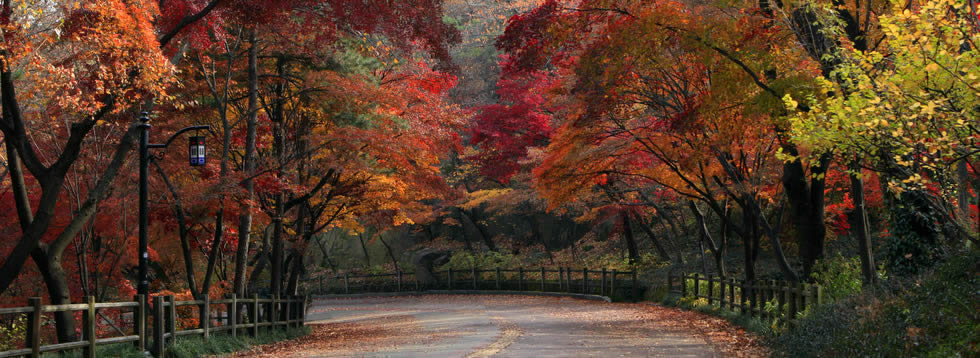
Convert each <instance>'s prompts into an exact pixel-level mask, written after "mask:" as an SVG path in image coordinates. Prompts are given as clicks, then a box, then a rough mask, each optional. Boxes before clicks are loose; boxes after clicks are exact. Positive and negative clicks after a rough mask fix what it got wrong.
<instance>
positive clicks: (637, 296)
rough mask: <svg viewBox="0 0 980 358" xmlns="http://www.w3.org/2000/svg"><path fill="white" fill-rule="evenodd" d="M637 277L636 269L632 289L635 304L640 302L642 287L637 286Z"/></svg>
mask: <svg viewBox="0 0 980 358" xmlns="http://www.w3.org/2000/svg"><path fill="white" fill-rule="evenodd" d="M636 276H637V273H636V269H635V268H634V269H633V287H632V288H633V301H634V302H636V301H639V300H640V287H639V286H637V277H636Z"/></svg>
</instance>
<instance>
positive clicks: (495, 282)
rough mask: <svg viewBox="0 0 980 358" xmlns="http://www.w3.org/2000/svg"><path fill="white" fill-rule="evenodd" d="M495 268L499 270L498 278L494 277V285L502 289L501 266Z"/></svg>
mask: <svg viewBox="0 0 980 358" xmlns="http://www.w3.org/2000/svg"><path fill="white" fill-rule="evenodd" d="M494 270H495V271H496V272H497V276H496V278H495V279H494V285H495V286H496V287H497V289H498V290H499V289H500V267H497V268H495V269H494Z"/></svg>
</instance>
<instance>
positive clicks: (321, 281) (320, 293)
mask: <svg viewBox="0 0 980 358" xmlns="http://www.w3.org/2000/svg"><path fill="white" fill-rule="evenodd" d="M318 281H319V282H320V285H319V286H317V291H316V293H317V294H318V295H322V294H323V276H320V277H319V279H318Z"/></svg>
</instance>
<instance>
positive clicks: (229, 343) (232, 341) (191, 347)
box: [167, 326, 311, 358]
mask: <svg viewBox="0 0 980 358" xmlns="http://www.w3.org/2000/svg"><path fill="white" fill-rule="evenodd" d="M310 331H311V329H310V327H309V326H303V327H300V328H290V329H288V330H267V331H263V332H260V333H259V336H258V337H251V336H247V335H239V336H238V337H232V336H229V335H224V334H222V335H216V336H211V338H210V339H208V340H207V341H205V340H204V338H203V337H198V336H193V337H183V338H177V343H176V344H173V345H171V346H169V347H167V357H172V358H192V357H201V356H205V355H216V354H224V353H231V352H236V351H240V350H243V349H246V348H249V347H251V346H257V345H263V344H269V343H274V342H280V341H285V340H289V339H293V338H297V337H302V336H305V335H307V334H310Z"/></svg>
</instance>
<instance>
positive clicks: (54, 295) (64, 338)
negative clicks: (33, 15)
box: [31, 244, 77, 343]
mask: <svg viewBox="0 0 980 358" xmlns="http://www.w3.org/2000/svg"><path fill="white" fill-rule="evenodd" d="M47 249H48V247H47V245H44V244H42V245H40V246H38V247H37V248H36V249H34V251H32V252H31V258H32V259H33V260H34V263H35V264H37V268H38V270H39V271H40V272H41V277H43V278H44V285H45V286H46V287H47V288H48V296H49V297H50V298H51V304H52V305H64V304H69V303H71V292H70V291H69V289H68V276H67V275H66V274H65V270H64V268H62V267H61V257H60V256H48V252H47ZM54 323H55V331H56V333H57V335H58V343H68V342H74V341H76V340H77V336H76V335H75V315H74V313H73V312H71V311H61V312H55V313H54Z"/></svg>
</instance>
